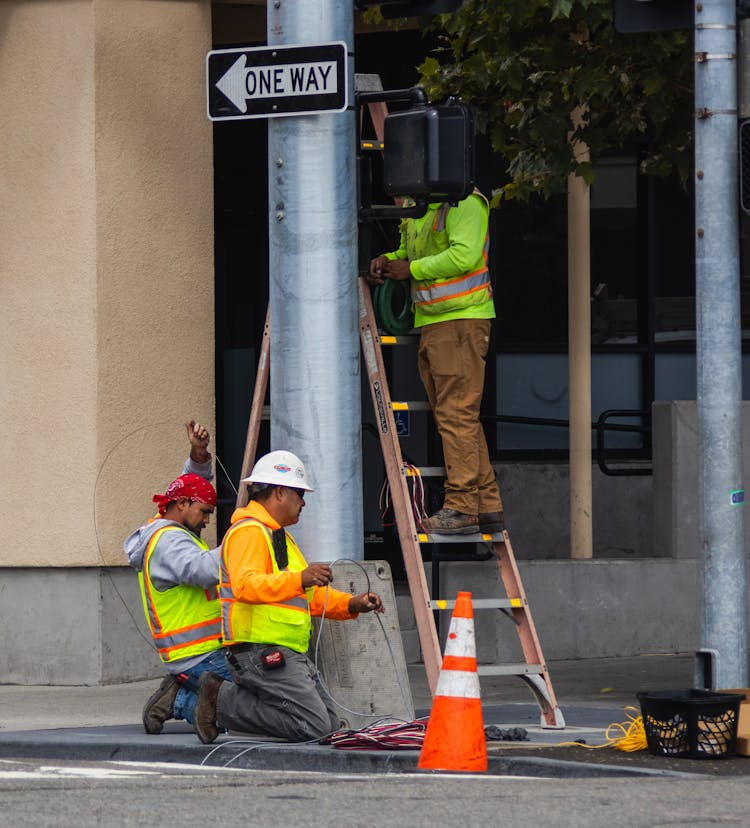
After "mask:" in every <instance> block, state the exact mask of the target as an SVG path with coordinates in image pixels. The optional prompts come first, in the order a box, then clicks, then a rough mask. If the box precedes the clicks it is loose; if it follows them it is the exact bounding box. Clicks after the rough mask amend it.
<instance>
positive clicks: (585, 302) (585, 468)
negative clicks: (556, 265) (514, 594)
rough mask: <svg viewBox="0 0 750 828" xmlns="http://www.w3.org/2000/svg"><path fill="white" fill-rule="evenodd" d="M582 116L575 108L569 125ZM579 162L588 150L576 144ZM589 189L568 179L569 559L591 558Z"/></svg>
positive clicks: (576, 178) (580, 181) (574, 177)
mask: <svg viewBox="0 0 750 828" xmlns="http://www.w3.org/2000/svg"><path fill="white" fill-rule="evenodd" d="M583 115H584V113H583V111H582V110H581V109H576V111H575V112H574V113H573V123H574V124H578V123H579V122H580V121H581V119H582V117H583ZM574 149H575V154H576V157H577V158H578V160H579V162H584V161H588V160H589V151H588V147H587V146H586V145H585V144H582V143H580V142H577V143H576V144H575V147H574ZM589 206H590V197H589V186H588V184H587V183H586V182H585V181H584V180H583V179H582V178H580V177H579V176H577V175H570V176H568V376H569V383H570V402H569V405H570V418H569V419H570V557H571V558H576V559H578V558H591V557H592V556H593V550H594V541H593V529H592V515H593V509H592V488H591V485H592V484H591V298H590V297H591V241H590V236H591V231H590V226H591V218H590V210H589Z"/></svg>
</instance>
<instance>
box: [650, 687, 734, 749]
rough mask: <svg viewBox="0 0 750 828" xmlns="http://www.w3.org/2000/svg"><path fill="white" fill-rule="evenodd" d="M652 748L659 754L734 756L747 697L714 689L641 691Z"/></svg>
mask: <svg viewBox="0 0 750 828" xmlns="http://www.w3.org/2000/svg"><path fill="white" fill-rule="evenodd" d="M637 696H638V701H639V702H640V703H641V714H642V716H643V728H644V730H645V731H646V741H647V742H648V749H649V751H650V752H651V753H653V754H654V755H655V756H675V757H684V758H687V759H721V758H724V757H726V756H733V755H734V753H735V748H736V743H737V717H738V714H739V708H740V702H741V701H742V700H743V696H741V695H739V694H737V693H714V692H711V691H710V690H658V691H653V692H643V693H638V694H637Z"/></svg>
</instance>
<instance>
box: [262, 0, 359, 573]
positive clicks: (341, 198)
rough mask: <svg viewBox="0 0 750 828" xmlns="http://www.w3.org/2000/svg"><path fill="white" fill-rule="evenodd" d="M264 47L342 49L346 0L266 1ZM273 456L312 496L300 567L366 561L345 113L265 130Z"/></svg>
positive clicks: (349, 35) (347, 22)
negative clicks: (287, 456)
mask: <svg viewBox="0 0 750 828" xmlns="http://www.w3.org/2000/svg"><path fill="white" fill-rule="evenodd" d="M267 29H268V31H267V34H268V45H269V46H281V45H303V46H304V45H315V44H322V43H330V42H333V41H343V42H345V43H346V44H347V46H348V53H349V58H348V83H349V101H350V102H351V104H352V105H353V102H354V91H353V85H354V71H353V70H354V67H353V63H354V61H353V58H352V54H353V44H354V10H353V4H352V0H304V2H301V0H269V3H268V23H267ZM268 170H269V174H268V195H269V212H270V215H269V239H268V243H269V250H268V252H269V273H270V300H269V304H270V333H271V373H270V386H271V446H272V448H273V449H282V448H283V449H288V450H290V451H293V452H294V453H295V454H297V455H299V457H301V458H302V460H303V462H304V463H305V465H306V467H307V471H308V474H309V475H310V476H311V478H312V483H313V486H314V488H315V492H314V493H312V494H310V495H309V496H308V497H307V498H306V507H305V509H304V511H303V513H302V517H301V519H300V523H299V525H298V527H295V528H293V529H292V531H293V532H294V534H295V537H296V538H297V540H298V541H299V542H300V546H301V548H302V550H303V551H304V553H305V556H306V557H307V559H308V560H309V561H330V560H333V559H335V558H339V557H349V558H355V559H361V558H362V557H363V556H364V547H363V518H362V454H361V445H360V444H361V437H360V429H361V414H360V407H361V403H360V394H361V386H360V371H359V317H358V307H357V209H356V170H355V120H354V111H353V109H352V108H351V106H350V109H349V110H348V111H346V112H337V113H322V114H319V115H299V116H294V117H281V118H270V119H269V121H268Z"/></svg>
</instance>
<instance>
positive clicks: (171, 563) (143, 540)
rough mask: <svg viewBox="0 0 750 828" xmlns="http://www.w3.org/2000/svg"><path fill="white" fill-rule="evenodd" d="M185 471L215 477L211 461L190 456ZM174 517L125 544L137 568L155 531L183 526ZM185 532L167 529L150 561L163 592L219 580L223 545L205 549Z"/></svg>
mask: <svg viewBox="0 0 750 828" xmlns="http://www.w3.org/2000/svg"><path fill="white" fill-rule="evenodd" d="M182 474H199V475H200V476H201V477H205V478H206V480H211V479H212V477H213V474H212V473H211V461H210V460H209V461H208V462H207V463H194V462H193V461H192V460H191V459H190V458H188V459H187V460H186V461H185V465H184V466H183V469H182ZM179 525H180V524H178V523H175V522H174V521H172V520H164V518H159V519H158V520H155V521H153V523H148V524H146V525H145V526H141V527H140V528H139V529H136V530H135V532H133V533H132V534H131V535H129V536H128V538H127V540H126V541H125V543H124V544H123V548H124V550H125V554H126V555H127V556H128V562H129V563H130V565H131V566H132V567H133V569H135V570H136V571H138V572H140V571H141V570H142V569H143V560H144V558H145V556H146V549H147V548H148V543H149V541H150V540H151V537H152V536H153V534H154V533H155V532H158V531H159V529H162V528H163V527H165V526H179ZM181 528H182V529H183V530H184V531H182V532H165V533H164V534H163V535H162V536H161V537H160V538H159V541H158V542H157V544H156V548H155V549H154V551H153V553H152V554H151V558H150V562H149V575H150V577H151V582H152V583H153V585H154V586H155V587H156V589H158V590H159V591H160V592H163V591H165V590H167V589H171V588H172V587H174V586H178V585H180V584H188V585H189V586H198V587H202V588H203V589H209V588H210V587H215V586H216V585H217V584H218V583H219V565H220V553H221V548H220V547H219V548H216V549H210V550H209V551H208V552H206V551H204V550H202V549H201V548H200V547H199V546H198V544H197V543H196V540H197V537H196V535H194V534H193V533H192V532H190V531H189V530H188V529H185V527H181ZM206 655H210V653H206V654H204V655H200V656H189V657H188V658H180V659H175V661H171V662H169V663H168V664H167V665H166V668H167V671H168V672H170V673H173V674H177V673H182V672H183V671H185V670H188V669H190V668H191V667H194V666H195V665H196V664H199V663H200V662H201V661H202V660H203V659H204V658H206Z"/></svg>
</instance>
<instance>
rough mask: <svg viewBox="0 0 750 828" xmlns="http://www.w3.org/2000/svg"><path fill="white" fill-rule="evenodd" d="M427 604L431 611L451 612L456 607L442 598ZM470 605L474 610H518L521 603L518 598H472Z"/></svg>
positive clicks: (453, 602) (453, 603)
mask: <svg viewBox="0 0 750 828" xmlns="http://www.w3.org/2000/svg"><path fill="white" fill-rule="evenodd" d="M429 604H430V609H431V610H452V609H453V608H454V607H455V606H456V602H455V601H446V600H445V599H444V598H433V599H432V600H431V601H430V602H429ZM471 605H472V607H473V608H474V609H475V610H484V609H520V608H521V607H523V601H522V600H521V599H520V598H472V599H471Z"/></svg>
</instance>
